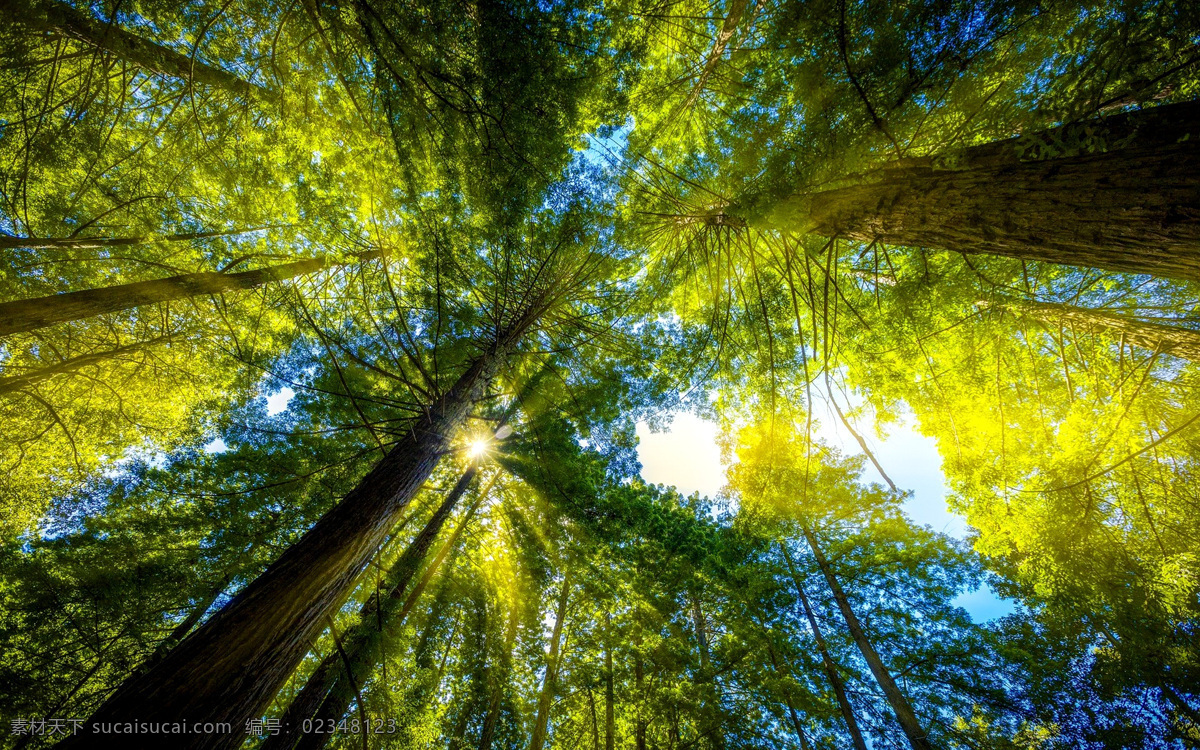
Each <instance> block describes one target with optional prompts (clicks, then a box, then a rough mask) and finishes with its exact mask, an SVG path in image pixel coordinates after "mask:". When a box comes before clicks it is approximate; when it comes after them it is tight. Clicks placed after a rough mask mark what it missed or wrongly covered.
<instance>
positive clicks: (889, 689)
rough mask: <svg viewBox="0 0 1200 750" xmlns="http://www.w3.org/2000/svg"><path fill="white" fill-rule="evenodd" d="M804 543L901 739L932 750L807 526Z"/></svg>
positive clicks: (918, 748) (918, 749)
mask: <svg viewBox="0 0 1200 750" xmlns="http://www.w3.org/2000/svg"><path fill="white" fill-rule="evenodd" d="M804 539H805V540H806V541H807V542H808V546H809V548H810V549H812V552H813V557H815V558H816V560H817V565H818V567H820V568H821V573H822V574H823V575H824V576H825V582H826V583H827V584H828V585H829V590H830V592H832V593H833V598H834V601H836V602H837V605H838V609H839V610H840V611H841V613H842V618H843V619H844V620H845V621H846V628H847V629H848V630H849V631H850V637H851V638H853V639H854V643H855V645H857V646H858V650H859V651H860V652H861V653H862V655H863V659H865V660H866V662H867V666H868V667H870V668H871V674H873V675H874V676H875V681H876V682H877V683H879V687H880V688H881V689H882V690H883V694H884V696H885V697H886V698H887V702H888V704H889V705H890V706H891V707H892V710H893V711H894V712H895V713H896V721H897V722H899V724H900V728H901V729H902V730H903V731H904V736H905V737H907V738H908V742H909V744H910V745H912V747H913V750H932V749H933V745H932V744H931V743H930V742H929V738H928V734H927V733H926V731H925V729H924V728H923V727H922V726H921V723H920V722H919V721H918V720H917V714H916V712H914V711H913V709H912V706H911V705H910V704H909V702H908V699H907V698H905V697H904V693H902V692H900V687H899V686H898V685H896V681H895V680H894V679H893V678H892V673H891V672H889V671H888V668H887V666H886V665H884V663H883V659H881V658H880V657H879V654H878V653H877V652H876V651H875V647H874V646H872V645H871V640H870V638H868V637H867V634H866V632H865V631H864V630H863V628H862V625H861V624H860V623H859V621H858V616H857V615H855V614H854V610H853V608H851V606H850V600H849V599H848V598H847V597H846V592H845V591H843V590H842V585H841V583H839V582H838V579H837V576H836V575H834V573H833V568H832V567H830V565H829V561H828V560H827V559H825V553H823V552H822V551H821V547H820V545H818V544H817V538H816V536H815V535H814V534H813V532H812V530H810V529H809V528H808V527H807V526H806V527H804Z"/></svg>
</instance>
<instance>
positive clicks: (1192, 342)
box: [1003, 302, 1200, 362]
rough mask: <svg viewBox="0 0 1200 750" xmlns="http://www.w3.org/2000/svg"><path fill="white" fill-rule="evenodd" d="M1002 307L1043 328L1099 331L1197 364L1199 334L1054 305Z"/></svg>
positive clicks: (1099, 312) (1107, 312)
mask: <svg viewBox="0 0 1200 750" xmlns="http://www.w3.org/2000/svg"><path fill="white" fill-rule="evenodd" d="M1003 307H1004V309H1005V310H1008V311H1009V312H1012V313H1013V314H1015V315H1022V316H1028V317H1030V318H1033V319H1034V320H1036V321H1038V322H1039V323H1041V324H1043V325H1049V326H1053V327H1055V328H1057V327H1058V326H1060V325H1063V324H1069V325H1074V326H1077V327H1080V328H1083V329H1085V330H1087V329H1091V330H1097V331H1102V332H1106V333H1109V334H1111V335H1112V336H1113V337H1114V338H1118V339H1123V340H1124V341H1125V342H1126V343H1129V344H1132V345H1134V346H1138V347H1141V348H1143V349H1149V350H1150V351H1152V352H1154V351H1156V352H1162V353H1163V354H1171V355H1174V356H1176V357H1181V358H1183V359H1188V360H1191V361H1192V362H1200V331H1193V330H1191V329H1190V328H1182V327H1180V326H1172V325H1163V324H1162V323H1151V322H1149V321H1145V320H1139V319H1137V318H1134V317H1130V316H1128V315H1122V314H1121V313H1115V312H1109V311H1106V310H1089V309H1087V308H1083V307H1074V306H1072V305H1060V304H1057V303H1054V302H1018V303H1013V304H1005V305H1004V306H1003Z"/></svg>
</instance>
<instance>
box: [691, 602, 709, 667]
mask: <svg viewBox="0 0 1200 750" xmlns="http://www.w3.org/2000/svg"><path fill="white" fill-rule="evenodd" d="M692 627H693V628H695V629H696V642H697V644H698V645H699V648H700V671H701V672H703V673H704V674H706V675H707V674H708V671H709V670H708V627H707V625H706V623H705V622H704V612H703V611H702V610H701V609H700V599H699V597H696V596H693V597H692Z"/></svg>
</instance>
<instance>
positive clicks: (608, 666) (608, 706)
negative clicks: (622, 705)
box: [604, 612, 617, 750]
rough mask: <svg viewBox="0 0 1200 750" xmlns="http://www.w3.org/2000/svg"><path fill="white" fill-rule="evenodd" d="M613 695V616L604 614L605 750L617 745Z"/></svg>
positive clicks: (607, 613)
mask: <svg viewBox="0 0 1200 750" xmlns="http://www.w3.org/2000/svg"><path fill="white" fill-rule="evenodd" d="M615 703H616V700H615V696H614V695H613V660H612V614H611V613H609V612H605V613H604V750H613V748H614V747H616V743H617V728H616V727H617V722H616V713H615V709H616V707H615Z"/></svg>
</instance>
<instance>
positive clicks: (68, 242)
mask: <svg viewBox="0 0 1200 750" xmlns="http://www.w3.org/2000/svg"><path fill="white" fill-rule="evenodd" d="M273 228H274V227H251V228H249V229H233V230H227V231H220V232H189V233H186V234H164V235H153V234H145V235H137V236H133V237H14V236H12V235H7V234H0V249H16V248H25V249H28V250H53V249H59V250H96V249H101V248H106V247H132V246H134V245H146V244H149V243H151V242H194V241H196V240H206V239H212V238H213V237H235V236H237V235H241V234H248V233H250V232H257V231H261V230H263V229H273Z"/></svg>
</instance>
